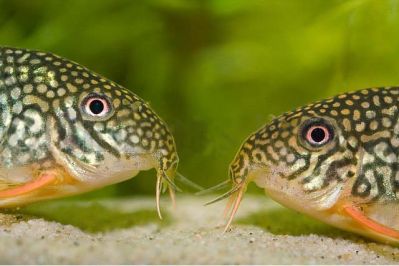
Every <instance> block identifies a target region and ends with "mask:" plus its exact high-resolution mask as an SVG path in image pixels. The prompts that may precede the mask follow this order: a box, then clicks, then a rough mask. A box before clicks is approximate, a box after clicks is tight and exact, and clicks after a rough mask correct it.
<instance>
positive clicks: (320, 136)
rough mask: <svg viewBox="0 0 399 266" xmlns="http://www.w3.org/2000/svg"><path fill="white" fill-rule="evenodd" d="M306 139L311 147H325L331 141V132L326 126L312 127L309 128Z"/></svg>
mask: <svg viewBox="0 0 399 266" xmlns="http://www.w3.org/2000/svg"><path fill="white" fill-rule="evenodd" d="M305 139H306V141H307V142H309V143H310V144H311V145H315V146H320V145H323V144H325V143H327V142H328V141H329V140H330V139H331V134H330V130H329V128H328V127H327V126H325V125H313V126H310V127H309V128H307V131H306V135H305Z"/></svg>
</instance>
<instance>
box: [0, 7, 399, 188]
mask: <svg viewBox="0 0 399 266" xmlns="http://www.w3.org/2000/svg"><path fill="white" fill-rule="evenodd" d="M398 15H399V1H398V0H331V1H322V0H305V1H296V0H285V1H280V0H265V1H260V0H256V1H239V0H218V1H212V0H206V1H203V0H197V1H183V0H148V1H129V0H112V1H111V0H107V1H106V0H101V1H94V0H91V1H89V0H86V1H80V0H66V1H59V0H36V1H24V0H17V1H8V0H0V45H11V46H19V47H28V48H34V49H40V50H47V51H52V52H55V53H57V54H60V55H62V56H65V57H67V58H70V59H72V60H74V61H77V62H79V63H81V64H83V65H86V66H88V67H89V68H91V69H93V70H95V71H96V72H99V73H101V74H103V75H104V76H106V77H108V78H110V79H112V80H114V81H116V82H118V83H120V84H122V85H124V86H125V87H127V88H129V89H131V90H132V91H134V92H136V93H137V94H139V95H140V96H142V97H143V98H145V99H147V100H149V101H150V104H151V105H152V106H153V107H154V109H155V110H156V111H157V112H158V113H159V114H160V115H161V116H162V117H163V118H164V119H165V120H166V121H167V123H168V124H169V125H170V126H171V129H172V131H173V133H174V135H175V137H176V141H177V146H178V151H179V154H180V159H181V164H180V171H181V172H183V173H184V174H185V175H186V176H188V177H189V178H191V179H193V180H194V181H196V182H198V183H200V184H201V185H203V186H209V185H212V184H215V183H217V182H220V181H222V180H224V179H226V177H227V168H228V164H229V162H230V161H231V159H232V158H233V156H234V154H235V152H236V150H237V149H238V146H239V145H240V143H241V142H242V141H243V138H244V137H245V136H247V135H248V133H249V132H251V131H254V130H256V129H257V128H258V127H260V126H261V125H262V124H264V123H266V122H267V121H268V120H269V119H270V115H278V114H280V113H282V112H284V111H288V110H290V109H293V108H295V107H297V106H299V105H303V104H306V103H308V102H311V101H315V100H318V99H320V98H324V97H329V96H332V95H334V94H335V93H339V92H343V91H348V90H354V89H360V88H364V87H373V86H389V85H399V75H398V74H397V73H398V71H399V60H398V58H399V16H398ZM139 177H140V178H136V179H134V180H131V181H128V182H127V183H123V184H119V185H116V186H113V187H112V188H106V189H105V190H103V191H102V192H101V193H102V194H106V195H109V194H119V195H130V194H132V193H134V192H135V193H150V192H151V193H152V192H153V190H154V187H153V184H154V178H155V177H154V173H152V172H150V173H143V174H141V175H140V176H139ZM96 195H98V194H96Z"/></svg>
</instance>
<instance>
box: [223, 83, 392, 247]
mask: <svg viewBox="0 0 399 266" xmlns="http://www.w3.org/2000/svg"><path fill="white" fill-rule="evenodd" d="M398 106H399V88H398V87H390V88H372V89H364V90H360V91H356V92H351V93H344V94H341V95H338V96H336V97H333V98H331V99H327V100H322V101H319V102H316V103H313V104H310V105H307V106H304V107H301V108H298V109H296V110H294V111H291V112H287V113H285V114H283V115H281V116H279V117H277V118H275V119H274V120H272V121H271V122H270V123H269V124H267V125H265V126H263V127H262V128H260V129H259V130H258V131H256V132H255V133H253V134H251V135H250V136H249V137H248V138H247V139H246V140H245V142H244V143H243V144H242V146H241V148H240V150H239V151H238V153H237V155H236V157H235V159H234V161H233V162H232V163H231V166H230V177H231V181H232V182H233V184H234V185H233V189H232V190H231V192H230V194H233V196H232V197H233V198H232V201H233V200H235V204H234V209H233V212H232V215H231V217H230V221H229V223H230V222H231V220H232V218H233V216H234V213H235V211H236V210H237V208H238V205H239V201H240V200H241V197H242V194H243V192H244V191H245V188H246V186H247V184H248V183H249V182H251V181H254V182H255V183H256V184H257V185H258V186H259V187H261V188H264V189H265V191H266V193H267V194H268V195H269V196H270V197H272V198H273V199H275V200H276V201H278V202H280V203H281V204H283V205H285V206H288V207H290V208H292V209H295V210H297V211H299V212H302V213H306V214H308V215H310V216H313V217H315V218H317V219H319V220H322V221H324V222H326V223H329V224H331V225H333V226H336V227H339V228H342V229H345V230H348V231H352V232H356V233H358V234H361V235H364V236H367V237H369V238H373V239H376V240H379V241H384V242H395V243H398V242H399V233H398V231H397V230H399V201H398V199H399V110H398Z"/></svg>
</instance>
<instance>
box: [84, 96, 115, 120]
mask: <svg viewBox="0 0 399 266" xmlns="http://www.w3.org/2000/svg"><path fill="white" fill-rule="evenodd" d="M84 109H85V111H86V113H87V114H89V115H91V116H94V117H103V116H105V115H107V114H108V113H109V112H110V110H111V108H110V104H109V102H108V101H107V100H106V99H104V98H102V97H100V96H97V95H96V96H91V97H88V98H87V99H86V101H85V102H84Z"/></svg>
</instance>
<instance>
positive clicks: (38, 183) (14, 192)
mask: <svg viewBox="0 0 399 266" xmlns="http://www.w3.org/2000/svg"><path fill="white" fill-rule="evenodd" d="M55 180H56V176H55V175H54V174H49V173H43V174H41V175H40V176H39V177H38V178H36V179H35V180H33V181H31V182H29V183H26V184H23V185H21V186H18V187H15V188H10V189H6V190H3V191H0V198H11V197H15V196H20V195H23V194H26V193H29V192H32V191H35V190H38V189H40V188H42V187H45V186H47V185H49V184H50V183H52V182H54V181H55Z"/></svg>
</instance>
